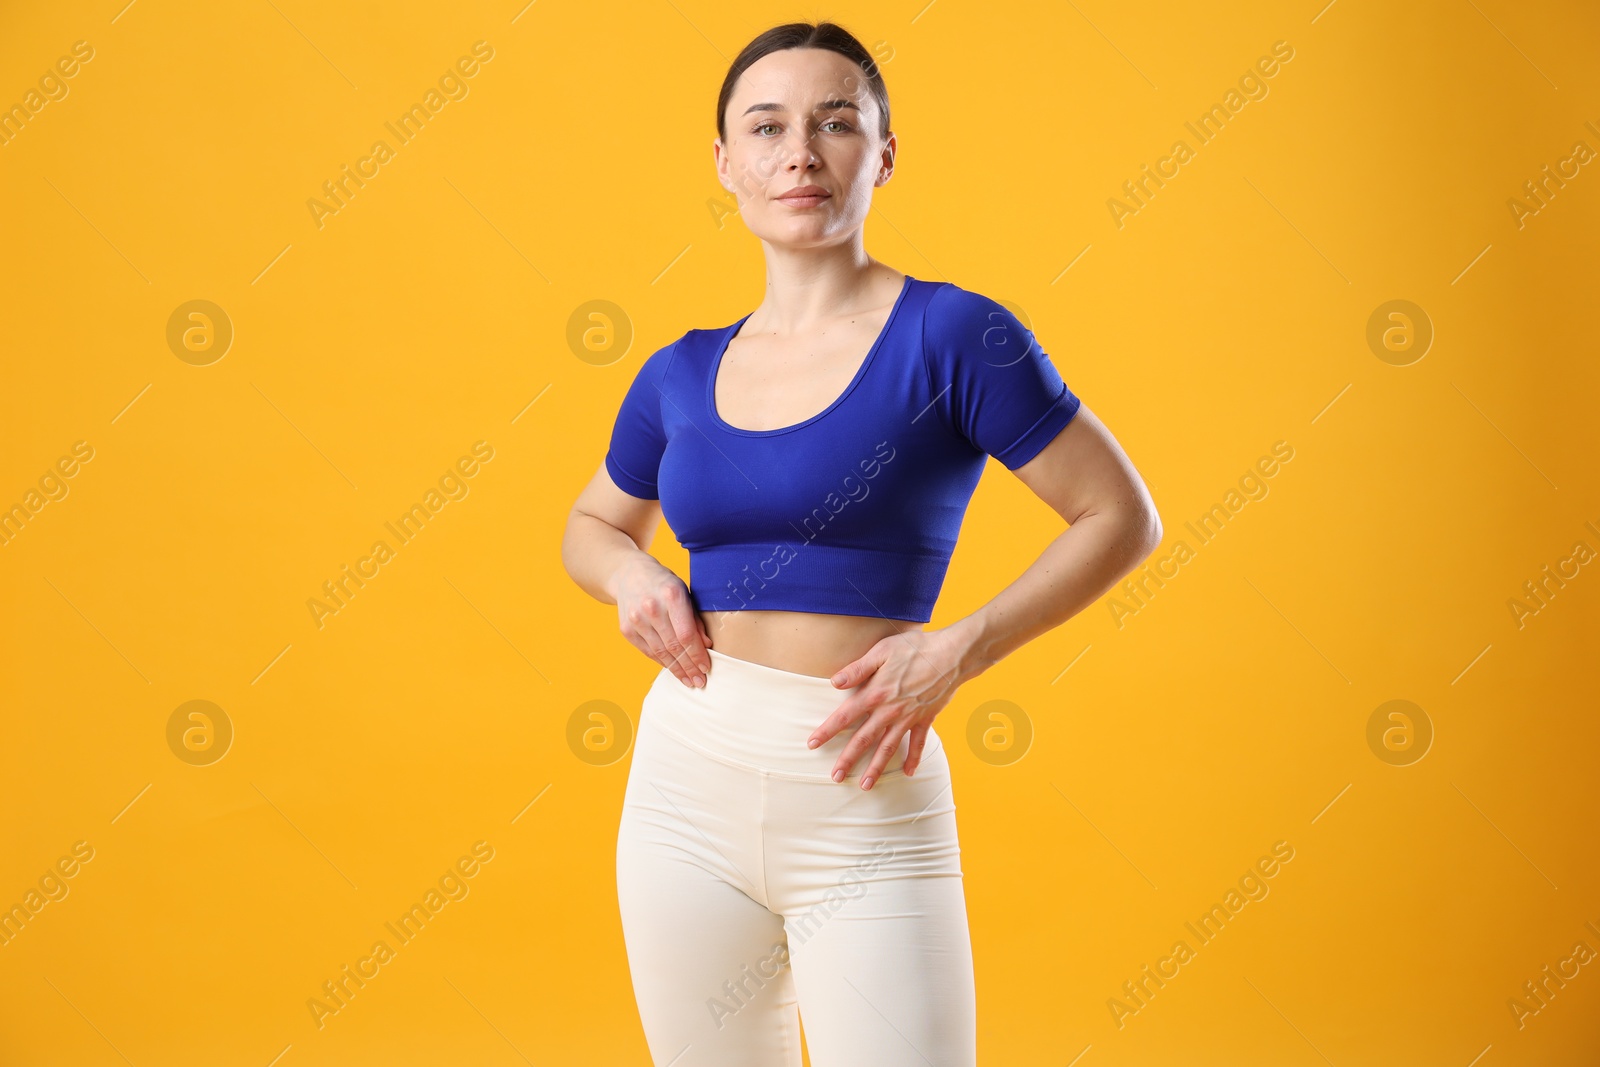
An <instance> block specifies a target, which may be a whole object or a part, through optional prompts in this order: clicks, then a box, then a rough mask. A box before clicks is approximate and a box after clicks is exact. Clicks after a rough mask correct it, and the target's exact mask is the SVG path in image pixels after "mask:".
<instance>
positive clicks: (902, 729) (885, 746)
mask: <svg viewBox="0 0 1600 1067" xmlns="http://www.w3.org/2000/svg"><path fill="white" fill-rule="evenodd" d="M905 735H906V725H905V723H903V722H892V723H890V724H889V726H888V728H887V729H885V730H884V732H883V740H881V741H879V742H878V748H877V750H876V751H875V752H874V753H873V754H872V762H871V763H869V764H867V773H866V774H864V775H862V776H861V788H862V789H871V788H872V784H873V783H874V782H876V781H877V780H878V778H879V777H880V776H881V775H882V774H883V769H884V767H886V766H888V764H889V761H890V760H891V759H893V758H894V753H895V749H897V748H899V747H900V739H901V738H902V737H904V736H905Z"/></svg>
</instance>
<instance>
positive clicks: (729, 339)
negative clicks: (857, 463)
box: [706, 274, 914, 437]
mask: <svg viewBox="0 0 1600 1067" xmlns="http://www.w3.org/2000/svg"><path fill="white" fill-rule="evenodd" d="M913 280H914V279H913V278H912V277H911V275H909V274H907V275H906V276H905V280H904V281H903V282H901V284H900V295H898V296H896V297H895V298H894V306H893V307H891V308H890V309H889V317H888V318H886V319H884V320H883V329H881V330H879V331H878V336H877V338H876V339H874V340H873V342H872V347H871V348H869V349H867V355H866V358H865V359H863V360H862V361H861V366H859V367H857V368H856V373H855V377H853V378H851V379H850V384H849V385H847V386H845V387H844V392H842V393H840V394H839V395H838V396H836V397H834V399H833V402H832V403H831V404H829V405H828V406H827V407H825V408H823V409H822V410H821V411H819V412H817V413H816V414H815V415H812V416H811V417H810V418H808V419H802V420H801V421H799V422H797V423H794V424H792V425H790V426H779V427H778V428H776V429H773V430H746V429H744V428H743V427H741V426H735V425H733V424H732V423H729V422H724V421H723V418H722V416H721V415H720V414H718V413H717V372H718V371H719V370H720V369H721V368H722V357H723V356H725V355H727V354H728V348H729V346H730V345H732V344H733V339H734V337H735V336H737V335H738V333H739V328H740V327H742V326H743V325H744V324H745V321H746V320H747V319H749V318H750V316H751V315H754V314H755V312H754V311H750V312H748V313H746V314H745V316H744V318H742V319H740V320H739V321H738V322H736V323H734V324H733V325H732V326H728V327H726V328H724V329H723V331H722V338H721V340H720V341H719V342H718V344H717V354H716V356H715V357H714V358H713V359H712V361H711V373H710V374H708V375H706V411H707V412H708V413H709V414H710V416H711V422H712V424H713V425H715V426H717V427H718V428H719V429H722V430H725V431H727V432H728V433H736V434H739V435H740V436H742V437H772V436H775V435H777V434H784V433H790V432H792V431H794V430H799V429H802V428H804V427H806V426H810V425H811V424H812V423H814V422H816V421H817V420H818V419H821V418H822V417H824V416H825V415H827V414H828V413H829V412H831V411H832V410H833V409H834V408H836V407H838V406H839V405H840V404H843V403H844V402H845V400H846V399H847V398H848V397H849V396H850V394H851V393H853V392H855V391H856V386H858V385H860V384H861V381H862V379H863V378H865V377H866V376H867V371H868V370H869V369H870V368H871V367H872V363H873V361H874V360H876V359H877V358H878V350H879V349H880V348H882V347H883V342H884V340H885V339H886V338H887V337H888V336H889V330H890V329H891V328H892V327H893V326H894V321H895V319H896V317H898V316H899V314H900V308H901V305H903V304H904V303H905V301H906V294H908V293H909V292H911V283H912V281H913Z"/></svg>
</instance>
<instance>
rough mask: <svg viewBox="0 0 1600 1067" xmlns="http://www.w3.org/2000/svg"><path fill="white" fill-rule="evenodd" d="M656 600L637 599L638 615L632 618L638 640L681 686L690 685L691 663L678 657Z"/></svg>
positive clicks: (676, 644) (679, 647) (673, 636)
mask: <svg viewBox="0 0 1600 1067" xmlns="http://www.w3.org/2000/svg"><path fill="white" fill-rule="evenodd" d="M668 596H670V594H662V597H668ZM660 600H661V598H659V597H657V596H647V597H644V598H642V599H641V600H640V601H639V607H638V608H637V612H638V617H637V618H635V619H634V626H635V628H636V629H637V631H638V636H639V640H640V641H642V642H643V647H644V648H645V650H646V651H647V652H649V653H650V658H651V659H653V660H655V661H656V662H657V663H659V664H661V665H662V666H663V667H665V668H667V669H668V670H669V671H671V672H672V674H673V676H674V677H676V678H677V679H678V681H680V682H682V683H683V684H684V685H693V684H694V682H693V679H694V676H695V674H696V673H697V672H696V671H695V670H694V669H693V664H691V663H688V662H687V661H685V660H683V659H682V658H681V653H682V650H683V649H682V644H681V643H680V642H679V641H678V639H677V635H676V634H675V633H674V631H673V629H672V625H671V624H670V623H669V622H668V621H667V609H666V608H665V607H664V606H663V605H662V604H661V602H660Z"/></svg>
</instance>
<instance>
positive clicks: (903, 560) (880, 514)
mask: <svg viewBox="0 0 1600 1067" xmlns="http://www.w3.org/2000/svg"><path fill="white" fill-rule="evenodd" d="M717 128H718V134H719V136H718V137H717V139H716V140H715V142H714V143H713V150H714V154H715V159H716V165H717V173H718V176H719V178H720V180H721V181H722V183H723V185H724V186H725V187H726V188H728V189H729V190H731V191H732V192H733V193H734V195H735V196H736V198H737V199H738V202H739V210H740V215H741V216H742V218H743V220H744V222H745V224H746V225H747V226H748V227H749V229H750V231H751V232H752V233H754V234H756V236H757V237H759V238H760V239H761V242H762V248H763V250H764V251H765V253H766V264H767V292H766V298H765V299H764V300H763V301H762V303H761V305H760V306H759V307H757V308H756V309H755V310H754V311H753V312H751V313H750V314H748V315H746V316H745V317H744V318H742V319H740V320H739V321H738V322H736V323H734V324H733V325H731V326H726V327H721V328H718V329H709V330H699V329H695V330H689V331H688V332H686V333H685V334H684V335H683V336H682V337H680V338H678V339H677V340H676V341H674V342H672V344H670V345H667V346H665V347H663V348H661V349H659V350H657V351H656V352H655V353H654V354H652V355H651V356H650V357H649V358H648V359H646V360H645V362H644V365H643V366H642V367H641V368H640V370H639V372H638V374H637V375H636V377H635V379H634V381H633V384H632V385H631V386H630V388H629V390H628V393H627V395H626V397H625V398H624V400H623V403H622V406H621V409H620V411H619V412H618V415H617V419H616V424H615V427H614V429H613V432H612V437H611V444H610V448H609V450H608V451H607V453H606V456H605V460H604V462H603V463H602V464H601V467H600V469H599V470H598V471H597V472H596V473H595V475H594V478H593V480H592V481H591V482H590V483H589V485H588V486H587V487H586V488H585V489H584V490H583V492H582V494H581V495H580V496H579V498H578V500H577V503H576V505H575V507H574V508H573V511H572V514H571V516H570V518H569V519H568V523H567V528H566V532H565V536H564V539H563V545H562V558H563V563H564V565H565V566H566V568H567V570H568V572H569V573H570V574H571V575H572V577H573V579H574V580H575V581H576V582H577V583H578V584H579V585H580V586H582V587H583V588H584V589H585V590H586V591H588V592H589V593H590V594H591V595H593V596H594V597H595V598H597V599H599V600H601V601H603V602H606V603H615V604H616V605H617V613H618V618H619V621H620V625H621V630H622V633H623V636H624V637H626V638H627V640H628V641H629V642H630V643H632V644H633V645H634V647H636V648H638V649H639V650H640V651H641V652H643V653H644V654H645V655H647V656H649V657H650V658H651V659H652V660H654V661H656V662H658V663H660V664H661V666H662V669H661V671H660V673H659V674H658V675H657V676H656V679H655V682H654V684H653V685H652V686H651V688H650V691H649V692H648V694H647V695H646V696H645V698H644V704H643V708H642V711H641V716H640V720H641V721H640V727H639V734H638V738H637V742H636V747H635V750H634V754H633V764H632V768H631V770H630V773H629V778H628V785H627V790H626V794H625V796H624V800H623V812H622V819H621V825H620V827H619V833H618V841H617V891H618V902H619V905H620V910H621V917H622V924H623V934H624V941H625V943H626V947H627V954H628V962H629V967H630V970H631V973H632V978H633V986H634V993H635V996H636V999H637V1001H638V1007H639V1012H640V1016H641V1019H642V1021H643V1024H644V1031H645V1037H646V1040H647V1042H648V1044H649V1048H650V1054H651V1056H652V1058H653V1059H654V1061H655V1062H656V1063H657V1064H667V1063H671V1064H673V1065H674V1067H690V1065H695V1064H730V1065H739V1067H765V1065H784V1067H798V1065H799V1064H800V1062H801V1060H800V1028H799V1019H798V1018H797V1015H799V1016H803V1018H804V1024H805V1041H806V1044H807V1047H808V1049H809V1052H810V1056H811V1062H812V1064H814V1065H815V1067H843V1065H848V1064H863V1063H873V1064H880V1065H881V1064H938V1065H945V1064H950V1065H970V1064H972V1063H974V1062H975V1059H976V1046H977V1039H976V1029H977V1027H976V1009H975V994H974V988H973V968H972V951H971V945H970V940H969V937H968V928H967V917H966V904H965V897H964V894H963V890H962V880H961V866H960V848H959V844H958V841H957V836H956V821H955V804H954V799H953V793H952V790H951V783H950V771H949V764H948V761H947V760H946V757H945V753H944V750H943V746H942V745H941V743H940V741H939V737H938V734H937V733H936V732H935V731H934V730H933V728H932V724H933V719H934V717H935V716H936V715H937V714H938V713H939V711H940V710H941V709H942V708H943V707H944V706H945V705H946V704H947V703H948V702H949V701H950V698H951V697H952V695H953V694H954V692H955V690H956V687H957V686H959V685H960V684H961V683H962V682H964V681H966V680H967V679H970V678H972V677H974V676H976V675H977V674H979V673H981V672H982V671H984V670H986V669H987V668H989V667H991V666H993V665H994V664H995V663H997V662H999V661H1000V660H1001V659H1002V658H1003V657H1005V656H1006V655H1008V654H1009V653H1010V652H1012V651H1013V650H1015V649H1016V648H1018V647H1019V646H1021V645H1023V644H1024V643H1026V642H1027V641H1029V640H1031V639H1033V638H1034V637H1037V636H1038V635H1039V634H1042V633H1044V632H1045V631H1047V630H1049V629H1051V628H1052V627H1054V626H1057V625H1059V624H1060V623H1061V622H1063V621H1065V620H1066V619H1068V618H1070V617H1071V616H1072V615H1074V614H1076V613H1077V612H1078V611H1079V610H1081V609H1082V608H1084V607H1085V606H1087V605H1089V604H1091V603H1093V602H1094V601H1095V600H1096V599H1098V598H1099V597H1100V596H1101V595H1102V594H1103V593H1104V592H1106V591H1107V590H1108V589H1110V588H1111V587H1112V586H1113V585H1115V584H1116V582H1117V581H1118V580H1119V579H1120V578H1121V577H1122V576H1123V575H1125V574H1126V573H1128V572H1129V571H1130V570H1132V569H1133V567H1134V566H1135V565H1137V564H1138V562H1139V561H1140V560H1142V559H1144V557H1145V556H1147V555H1148V554H1149V553H1150V552H1151V551H1153V549H1154V548H1155V546H1156V545H1157V544H1159V542H1160V539H1161V524H1160V520H1159V519H1158V517H1157V516H1156V512H1155V508H1154V506H1153V504H1152V503H1151V500H1150V496H1149V493H1148V491H1147V490H1146V488H1145V486H1144V483H1143V482H1142V481H1141V480H1140V478H1139V476H1138V474H1137V473H1136V472H1135V470H1134V468H1133V465H1132V464H1131V463H1130V462H1129V460H1128V458H1127V456H1126V455H1125V454H1124V453H1123V451H1122V450H1121V448H1120V447H1119V446H1118V445H1117V443H1116V442H1115V440H1114V439H1113V438H1112V437H1111V435H1110V434H1109V433H1108V432H1107V431H1106V429H1105V427H1104V426H1103V425H1102V424H1101V423H1100V421H1099V420H1098V419H1096V418H1095V417H1094V415H1093V414H1091V413H1090V412H1089V411H1088V410H1087V409H1086V408H1084V407H1082V405H1081V403H1080V401H1079V400H1078V398H1077V397H1076V396H1075V395H1073V393H1072V392H1071V391H1070V390H1069V389H1068V388H1067V386H1066V384H1065V382H1064V381H1063V380H1062V378H1061V376H1060V374H1059V373H1058V371H1057V370H1056V368H1055V367H1054V366H1053V364H1052V363H1051V362H1050V360H1049V358H1048V357H1047V356H1046V355H1045V354H1044V353H1043V351H1042V350H1041V349H1040V348H1039V346H1038V344H1037V343H1036V342H1035V340H1034V338H1033V335H1032V334H1031V333H1030V332H1029V331H1028V330H1027V328H1026V327H1024V326H1023V324H1022V323H1021V322H1019V321H1018V320H1017V319H1016V318H1015V317H1014V316H1013V315H1012V314H1011V313H1010V312H1008V311H1007V310H1006V309H1005V308H1004V307H1002V306H1001V305H1000V304H998V303H996V302H995V301H993V300H990V299H988V298H987V297H983V296H980V295H978V294H976V293H973V292H969V291H968V290H965V289H962V288H960V287H958V286H955V285H954V284H952V283H948V282H937V283H936V282H930V281H924V280H922V279H917V278H913V277H910V276H908V275H905V274H902V273H900V272H897V271H895V270H893V269H892V268H890V267H888V266H886V265H885V264H882V263H879V262H878V261H876V260H874V259H873V258H872V257H870V256H869V255H867V253H866V252H865V251H864V248H863V235H862V228H863V224H864V222H865V219H866V215H867V211H868V209H869V207H870V206H871V196H872V190H873V189H874V188H876V187H877V186H880V185H882V184H884V183H885V182H887V181H888V180H889V176H890V174H891V172H892V170H893V166H894V153H895V138H894V136H893V135H892V134H891V133H890V132H889V101H888V94H887V90H886V89H885V88H884V84H883V81H882V78H881V76H880V75H879V72H878V70H877V67H876V65H875V64H874V63H873V61H872V59H871V57H870V56H869V55H868V53H867V52H866V51H865V49H863V48H862V46H861V44H860V43H859V42H858V41H857V40H856V39H855V38H854V37H852V36H851V35H850V34H849V33H847V32H845V31H844V30H843V29H840V28H839V27H838V26H835V25H833V24H830V23H823V24H821V25H818V26H813V25H810V24H807V23H796V24H791V25H785V26H779V27H776V28H774V29H772V30H769V31H767V32H766V33H764V34H762V35H761V36H759V37H757V38H756V39H755V40H753V41H752V42H751V43H750V44H749V45H748V46H746V48H745V49H744V51H743V52H741V53H740V55H739V56H738V58H737V59H736V60H735V61H734V63H733V65H732V67H731V68H730V70H729V71H728V74H727V77H726V79H725V81H724V83H723V87H722V93H721V97H720V99H719V100H718V104H717ZM991 455H992V456H995V457H996V458H998V459H999V460H1000V461H1001V462H1002V463H1003V464H1004V465H1005V466H1006V467H1007V468H1008V469H1010V470H1011V471H1012V472H1013V473H1015V474H1016V475H1017V477H1019V478H1020V479H1022V481H1023V482H1024V483H1025V484H1027V485H1028V487H1029V488H1031V489H1032V490H1033V491H1034V492H1035V493H1037V494H1038V495H1039V497H1040V498H1041V499H1042V500H1044V501H1045V503H1047V504H1048V505H1050V506H1051V507H1052V508H1054V509H1055V510H1056V511H1057V512H1058V513H1059V514H1060V515H1061V516H1062V518H1063V519H1064V520H1066V521H1067V522H1068V523H1070V529H1068V530H1066V531H1065V532H1064V533H1062V534H1061V536H1060V537H1058V538H1057V539H1056V540H1055V541H1054V542H1052V543H1051V544H1050V545H1049V547H1048V548H1047V549H1046V550H1045V551H1044V553H1043V555H1041V556H1040V557H1039V558H1038V559H1037V561H1035V562H1034V563H1033V564H1032V566H1030V567H1028V569H1027V570H1026V571H1025V572H1024V573H1023V574H1022V576H1021V577H1020V578H1018V579H1017V580H1016V581H1015V582H1014V583H1013V584H1012V585H1010V586H1009V587H1007V588H1006V589H1005V590H1003V591H1002V592H1001V593H1000V594H999V595H998V596H997V597H995V598H994V600H992V601H991V602H989V603H988V604H987V605H985V606H984V607H983V608H982V609H980V610H978V611H976V612H974V613H973V614H971V615H969V616H967V617H966V618H964V619H961V620H960V621H958V622H955V623H953V624H951V625H950V626H946V627H944V628H942V629H938V630H934V631H931V632H930V631H928V630H925V629H923V625H924V624H925V623H927V622H928V621H929V618H930V616H931V612H932V607H933V603H934V600H935V599H936V598H937V596H938V592H939V589H940V586H941V585H942V583H943V581H944V576H945V569H946V565H947V563H948V561H949V558H950V553H951V550H952V549H953V548H954V545H955V539H956V533H957V530H958V529H959V527H960V524H961V519H962V516H963V514H964V512H965V510H966V506H967V503H968V501H969V499H970V497H971V495H972V492H973V490H974V488H975V487H976V485H977V482H978V479H979V476H980V475H981V474H982V472H983V469H984V466H985V463H986V461H987V458H988V457H989V456H991ZM663 516H664V517H665V518H666V519H667V521H668V522H669V524H670V526H671V528H672V530H673V532H674V533H675V534H676V535H677V537H678V539H679V541H680V542H681V543H682V544H683V545H684V546H685V547H686V548H687V549H688V550H689V556H690V574H691V584H690V585H688V586H685V584H684V583H683V581H682V580H681V579H679V578H678V576H677V575H675V574H674V573H672V572H671V571H670V570H668V569H666V568H665V567H663V566H662V565H661V564H660V563H658V562H657V561H656V560H655V559H654V558H652V557H651V556H650V555H648V554H647V553H646V551H645V549H646V547H647V546H649V545H650V544H651V542H652V539H653V537H654V535H655V531H656V529H657V526H658V524H659V522H660V521H661V519H662V518H663Z"/></svg>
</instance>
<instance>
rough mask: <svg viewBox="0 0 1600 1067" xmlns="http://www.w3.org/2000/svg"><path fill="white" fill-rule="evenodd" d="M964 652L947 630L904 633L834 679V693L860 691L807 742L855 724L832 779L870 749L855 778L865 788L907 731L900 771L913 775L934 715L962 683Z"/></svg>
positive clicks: (813, 744)
mask: <svg viewBox="0 0 1600 1067" xmlns="http://www.w3.org/2000/svg"><path fill="white" fill-rule="evenodd" d="M965 651H966V649H965V645H964V643H963V640H962V639H961V638H960V637H958V636H956V635H955V634H952V633H951V632H950V630H949V629H948V628H946V629H943V630H934V631H931V632H930V631H927V630H909V631H907V632H905V633H900V634H893V635H891V636H889V637H885V638H884V639H883V640H881V641H879V642H878V643H877V644H875V645H873V646H872V647H871V648H869V649H867V651H866V653H865V654H864V655H862V656H861V658H859V659H857V660H855V661H854V662H852V663H849V664H846V665H845V666H844V667H843V668H842V669H841V670H840V671H839V673H837V674H835V675H834V676H833V678H832V682H833V684H834V686H835V687H836V688H839V689H849V688H851V687H852V686H856V685H861V688H860V689H859V690H858V691H856V692H854V693H852V694H850V696H849V698H848V699H846V700H845V702H844V703H843V704H840V705H839V707H838V708H837V709H836V710H835V711H834V712H833V714H831V715H829V716H828V717H827V718H826V719H823V720H822V724H821V725H820V726H818V727H817V729H816V731H815V732H814V733H813V734H812V735H811V737H810V747H812V748H816V747H817V746H819V745H822V744H826V743H827V741H828V740H829V739H830V738H832V737H833V736H834V735H835V734H837V733H839V732H840V731H841V730H845V729H848V728H849V727H850V726H851V725H852V724H854V723H857V722H859V723H860V724H861V725H860V726H859V727H857V729H856V731H855V733H854V734H853V735H852V736H851V738H850V741H849V743H847V744H846V745H845V747H844V751H843V752H841V753H840V754H839V762H838V763H836V764H834V770H833V780H834V781H836V782H839V781H843V780H844V777H845V775H847V774H849V773H850V768H852V767H853V766H855V763H856V761H857V760H858V759H860V758H861V756H862V754H863V753H865V752H866V751H867V750H868V749H869V748H875V750H874V753H873V756H872V760H871V762H870V763H868V764H867V770H866V773H865V774H864V775H863V776H862V778H861V788H862V789H871V788H872V783H873V782H875V781H877V780H878V776H879V775H880V774H882V773H883V768H884V767H885V765H887V764H888V762H889V759H890V757H891V756H893V755H894V753H895V750H896V749H897V748H899V747H900V739H901V738H902V737H903V736H905V734H906V732H907V731H910V733H911V747H910V749H909V750H908V751H907V753H906V760H905V772H906V774H907V775H908V776H909V775H910V774H911V773H912V772H913V771H915V770H916V768H917V764H918V763H919V762H920V761H921V759H922V746H923V745H924V744H925V743H926V742H927V740H928V727H929V726H930V725H931V724H932V723H933V718H934V716H935V715H938V714H939V712H940V710H941V709H943V708H944V706H945V705H946V704H948V703H949V702H950V698H951V697H952V696H953V695H955V691H956V689H957V687H959V686H960V684H961V682H962V681H964V680H965V679H964V678H963V677H962V676H961V667H962V660H963V656H964V653H965ZM863 682H865V683H866V684H865V685H862V683H863Z"/></svg>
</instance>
